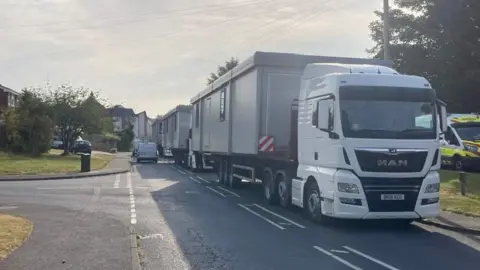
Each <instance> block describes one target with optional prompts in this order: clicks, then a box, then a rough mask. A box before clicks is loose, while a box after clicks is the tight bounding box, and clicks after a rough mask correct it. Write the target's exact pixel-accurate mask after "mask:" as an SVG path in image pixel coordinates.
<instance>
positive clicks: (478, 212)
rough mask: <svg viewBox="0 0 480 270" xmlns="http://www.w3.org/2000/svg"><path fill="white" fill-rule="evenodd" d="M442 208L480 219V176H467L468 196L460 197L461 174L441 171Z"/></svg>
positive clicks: (471, 174)
mask: <svg viewBox="0 0 480 270" xmlns="http://www.w3.org/2000/svg"><path fill="white" fill-rule="evenodd" d="M440 181H441V184H440V194H441V195H440V196H441V198H440V206H441V208H442V210H444V211H449V212H453V213H458V214H464V215H470V216H479V217H480V174H478V173H469V174H468V175H467V189H466V190H467V194H466V196H462V195H460V180H459V173H458V172H455V171H440Z"/></svg>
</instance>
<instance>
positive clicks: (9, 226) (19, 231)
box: [0, 214, 33, 261]
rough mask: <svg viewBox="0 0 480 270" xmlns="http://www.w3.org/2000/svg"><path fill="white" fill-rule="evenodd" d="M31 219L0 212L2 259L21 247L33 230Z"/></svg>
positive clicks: (0, 254)
mask: <svg viewBox="0 0 480 270" xmlns="http://www.w3.org/2000/svg"><path fill="white" fill-rule="evenodd" d="M32 228H33V225H32V223H31V222H30V221H28V220H26V219H24V218H21V217H14V216H9V215H5V214H0V261H2V260H3V259H5V258H6V257H7V256H8V254H10V253H11V252H12V251H14V250H15V249H16V248H17V247H19V246H20V245H21V244H22V243H23V241H25V239H26V238H27V237H28V236H29V235H30V233H31V232H32Z"/></svg>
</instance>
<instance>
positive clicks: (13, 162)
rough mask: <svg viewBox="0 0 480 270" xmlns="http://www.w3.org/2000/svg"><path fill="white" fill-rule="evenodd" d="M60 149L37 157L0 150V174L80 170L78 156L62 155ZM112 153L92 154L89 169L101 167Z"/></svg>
mask: <svg viewBox="0 0 480 270" xmlns="http://www.w3.org/2000/svg"><path fill="white" fill-rule="evenodd" d="M61 153H62V151H60V150H51V151H50V152H49V153H46V154H43V155H41V156H39V157H31V156H23V155H15V154H11V153H5V152H0V175H33V174H57V173H73V172H80V156H79V155H68V156H62V155H61ZM113 157H114V156H113V155H107V154H93V155H92V159H91V169H92V170H98V169H103V168H104V167H105V166H106V165H107V164H108V163H109V162H110V161H111V160H112V159H113Z"/></svg>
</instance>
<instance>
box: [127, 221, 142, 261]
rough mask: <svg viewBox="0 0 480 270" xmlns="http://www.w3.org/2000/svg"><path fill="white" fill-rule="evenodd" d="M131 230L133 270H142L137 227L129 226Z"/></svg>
mask: <svg viewBox="0 0 480 270" xmlns="http://www.w3.org/2000/svg"><path fill="white" fill-rule="evenodd" d="M129 230H130V250H131V252H132V270H140V269H141V266H140V258H139V257H138V245H137V234H136V233H135V228H133V226H129Z"/></svg>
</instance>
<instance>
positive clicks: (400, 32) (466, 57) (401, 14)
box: [368, 0, 480, 112]
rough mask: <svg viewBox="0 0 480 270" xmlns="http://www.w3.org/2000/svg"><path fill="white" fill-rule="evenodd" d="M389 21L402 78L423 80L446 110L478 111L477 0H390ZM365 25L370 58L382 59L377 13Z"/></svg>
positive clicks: (479, 21)
mask: <svg viewBox="0 0 480 270" xmlns="http://www.w3.org/2000/svg"><path fill="white" fill-rule="evenodd" d="M394 4H395V7H394V8H393V9H392V10H391V13H390V14H389V17H390V24H391V29H390V33H389V35H390V39H391V47H390V53H391V57H392V60H393V61H394V62H395V65H396V67H397V68H398V70H399V71H400V72H402V73H407V74H415V75H419V76H424V77H426V78H427V79H429V81H430V82H431V83H432V84H433V86H434V87H435V89H436V90H437V93H438V94H439V96H440V97H441V98H442V99H444V100H445V101H446V102H447V103H448V105H449V111H455V112H472V111H479V110H480V107H479V105H478V103H476V102H475V100H478V98H479V97H480V92H479V91H478V89H477V87H478V85H479V84H480V76H478V75H480V46H478V40H479V39H480V1H478V0H461V1H460V0H459V1H451V0H415V1H412V0H395V1H394ZM375 13H376V15H377V16H379V20H377V21H374V22H372V23H371V24H370V30H371V37H372V39H373V41H374V42H375V46H374V47H373V48H371V49H369V50H368V52H369V53H371V54H372V56H374V57H381V55H382V54H383V50H382V43H383V39H382V36H383V21H382V15H383V14H382V13H381V12H380V11H376V12H375Z"/></svg>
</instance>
